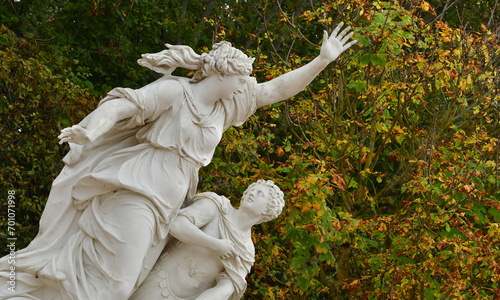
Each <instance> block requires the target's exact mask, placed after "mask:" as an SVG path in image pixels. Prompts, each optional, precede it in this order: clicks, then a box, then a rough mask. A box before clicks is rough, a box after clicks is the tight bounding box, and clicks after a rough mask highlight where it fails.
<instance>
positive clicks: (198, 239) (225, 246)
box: [170, 215, 238, 259]
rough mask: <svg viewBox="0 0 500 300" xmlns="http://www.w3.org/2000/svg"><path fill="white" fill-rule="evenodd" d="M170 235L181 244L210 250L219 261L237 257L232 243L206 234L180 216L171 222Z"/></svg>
mask: <svg viewBox="0 0 500 300" xmlns="http://www.w3.org/2000/svg"><path fill="white" fill-rule="evenodd" d="M170 234H171V235H172V236H173V237H175V238H176V239H178V240H179V241H181V242H184V243H187V244H191V245H197V246H203V247H206V248H209V249H212V250H214V251H215V252H217V253H218V254H219V256H220V258H221V259H227V258H229V257H232V256H237V255H238V254H237V252H236V250H235V248H234V245H233V242H231V241H230V240H227V239H218V238H214V237H212V236H210V235H208V234H206V233H205V232H203V231H202V230H201V229H199V228H198V227H196V225H194V224H193V223H192V222H191V221H190V220H189V219H188V218H186V217H185V216H182V215H180V216H177V217H176V218H175V219H174V221H173V222H172V227H171V228H170Z"/></svg>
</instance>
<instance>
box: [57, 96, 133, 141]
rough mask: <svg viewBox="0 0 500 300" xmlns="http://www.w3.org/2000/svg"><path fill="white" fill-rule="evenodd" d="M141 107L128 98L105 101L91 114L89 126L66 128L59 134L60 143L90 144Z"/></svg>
mask: <svg viewBox="0 0 500 300" xmlns="http://www.w3.org/2000/svg"><path fill="white" fill-rule="evenodd" d="M138 109H139V108H138V107H137V106H136V105H135V104H134V103H132V102H130V101H128V100H126V99H120V98H119V99H113V100H110V101H107V102H104V103H103V104H102V105H100V106H99V107H98V108H97V109H96V110H94V112H92V114H91V116H90V120H89V123H88V126H87V127H86V128H83V127H82V126H80V125H73V126H72V127H68V128H64V129H63V130H61V134H60V135H59V136H58V138H59V143H60V144H62V143H64V142H69V143H75V144H79V145H84V144H88V143H90V142H92V141H94V140H95V139H96V138H98V137H99V136H101V135H102V134H104V133H106V132H107V131H108V130H110V129H111V127H113V125H115V123H116V122H118V121H121V120H123V119H127V118H130V117H132V116H133V115H134V114H135V113H136V112H137V110H138Z"/></svg>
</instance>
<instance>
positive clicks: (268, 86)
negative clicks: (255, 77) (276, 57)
mask: <svg viewBox="0 0 500 300" xmlns="http://www.w3.org/2000/svg"><path fill="white" fill-rule="evenodd" d="M343 25H344V23H343V22H342V23H340V24H339V25H338V26H337V27H336V28H335V30H334V31H333V32H332V34H331V35H330V37H328V33H327V32H326V31H325V32H324V34H323V44H322V45H321V52H320V55H319V56H318V57H316V58H315V59H314V60H313V61H311V62H310V63H308V64H307V65H305V66H303V67H301V68H299V69H296V70H293V71H291V72H288V73H286V74H284V75H281V76H280V77H278V78H275V79H273V80H271V81H268V82H264V83H260V84H258V85H257V106H265V105H268V104H273V103H276V102H279V101H282V100H285V99H288V98H290V97H293V96H295V95H296V94H297V93H299V92H300V91H302V90H303V89H304V88H305V87H306V86H307V85H308V84H309V83H311V81H312V80H313V79H314V78H315V77H316V76H317V75H318V74H319V72H321V71H322V70H323V69H324V68H325V67H326V66H327V65H328V64H330V63H331V62H332V61H334V60H335V59H336V58H337V57H338V56H339V55H340V54H341V53H342V52H344V51H345V50H347V49H349V48H350V47H351V46H352V45H354V44H355V43H356V40H354V41H351V42H349V43H347V41H348V40H349V38H350V37H351V36H352V34H353V33H352V32H350V33H349V30H350V29H351V27H349V26H348V27H347V28H345V29H344V30H342V32H340V33H339V31H340V29H341V28H342V26H343Z"/></svg>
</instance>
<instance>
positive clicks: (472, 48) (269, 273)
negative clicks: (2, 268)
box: [0, 0, 500, 299]
mask: <svg viewBox="0 0 500 300" xmlns="http://www.w3.org/2000/svg"><path fill="white" fill-rule="evenodd" d="M49 2H50V1H49ZM154 2H156V1H144V2H137V1H104V0H101V1H92V5H91V6H89V5H88V4H84V3H83V1H75V4H74V7H73V6H68V7H66V6H64V9H61V10H60V11H59V12H57V13H56V10H54V9H52V10H48V11H49V13H48V15H49V16H50V17H51V18H52V20H46V19H44V18H43V17H40V19H37V20H36V21H33V20H28V18H27V17H26V16H23V15H22V14H20V13H19V11H20V9H21V5H22V3H23V1H21V2H20V3H17V4H16V2H11V3H10V5H12V7H13V9H14V8H16V9H18V10H13V11H10V12H4V14H3V15H2V14H1V13H0V15H2V16H4V15H7V14H9V13H10V14H11V15H13V16H17V17H18V20H17V21H15V20H13V21H11V22H10V23H8V22H6V23H5V24H4V26H3V27H2V30H1V32H0V34H1V35H0V37H1V40H0V44H1V48H0V79H1V81H0V110H1V111H0V113H1V115H0V118H1V119H0V121H1V124H2V138H1V143H2V144H1V145H2V147H1V150H0V151H1V157H2V159H1V162H0V163H1V164H2V171H1V172H0V179H1V181H2V183H3V185H4V186H5V189H4V190H2V193H3V195H6V190H7V189H15V190H16V191H18V192H19V193H20V194H21V195H22V197H20V199H21V200H20V202H19V209H20V211H22V217H21V216H19V219H18V221H19V230H20V232H21V231H22V234H23V235H25V242H26V243H27V242H28V241H29V240H30V238H32V237H33V236H34V235H35V234H36V220H37V218H38V216H39V214H40V213H41V210H42V208H43V201H44V199H45V198H46V196H47V193H48V189H49V186H50V182H51V181H52V180H53V178H54V177H55V176H56V174H57V173H58V171H59V170H60V168H61V164H60V163H59V161H60V159H61V157H62V155H63V153H64V151H65V149H62V148H60V146H58V145H57V141H56V139H55V136H56V135H57V131H58V130H59V129H61V128H62V127H64V126H67V125H68V124H71V123H74V122H77V121H78V119H80V118H81V117H82V116H83V115H84V114H85V113H88V112H89V111H90V110H91V108H92V106H93V105H95V103H96V101H97V99H98V98H100V97H102V95H103V93H104V91H105V90H107V89H109V87H111V86H116V85H122V84H125V85H126V84H128V83H130V84H132V85H135V86H140V85H142V84H144V82H145V81H148V80H150V79H152V78H154V76H155V75H154V74H152V73H148V72H147V71H146V70H142V69H140V67H138V66H135V59H136V58H138V54H139V53H142V52H153V51H157V50H158V51H159V50H161V49H162V47H163V46H162V43H164V42H170V43H173V42H178V43H185V44H190V45H192V46H193V47H198V49H199V51H206V50H207V49H209V47H210V44H211V43H212V41H217V40H223V39H226V40H228V41H231V42H233V43H234V45H235V46H236V47H239V48H242V49H243V50H244V51H246V52H247V53H248V54H249V55H251V56H253V57H255V58H256V62H255V64H254V76H256V77H257V79H258V80H259V81H260V82H262V81H265V80H270V79H272V78H275V77H277V76H279V75H280V74H283V73H285V72H287V71H289V70H292V69H295V68H297V67H300V66H302V65H304V64H305V63H307V62H308V61H310V60H311V59H312V58H313V57H315V56H316V55H318V53H319V46H320V39H321V37H322V31H323V30H327V31H331V30H333V28H334V27H335V26H336V24H337V23H339V22H340V21H345V22H346V23H347V24H349V25H351V26H352V27H353V30H354V33H355V34H354V37H353V38H355V39H357V40H358V44H357V45H355V46H353V47H352V49H350V50H349V51H348V52H347V53H344V54H343V55H342V56H341V57H340V58H339V59H338V60H337V61H336V62H334V63H332V64H331V65H330V66H329V67H328V68H327V69H326V70H324V71H323V72H322V73H321V74H320V75H319V76H318V78H317V79H316V80H315V81H314V82H313V83H312V84H311V85H310V86H309V87H308V88H307V89H306V90H304V91H303V92H301V93H300V94H298V95H297V96H296V97H294V98H292V99H289V100H287V101H285V102H283V103H281V104H277V105H273V106H269V107H264V108H262V109H260V110H259V111H258V112H257V113H256V115H255V116H253V117H252V118H251V119H250V120H248V121H247V123H245V125H244V126H242V127H239V128H232V129H229V130H228V131H227V132H226V133H225V135H224V137H223V140H222V142H221V144H220V146H219V147H218V148H217V150H216V155H215V157H214V159H213V161H212V164H210V165H209V166H208V167H206V168H204V169H203V170H202V171H201V172H200V186H199V189H200V190H203V191H214V192H217V193H220V194H224V195H226V196H227V197H228V198H230V199H232V200H233V201H234V203H233V204H234V205H238V199H239V197H241V194H242V192H243V190H244V189H245V187H246V186H247V185H248V184H250V183H251V182H253V181H255V180H257V179H272V180H274V181H275V183H276V184H278V185H279V186H280V187H281V189H282V190H283V191H284V193H285V195H286V201H287V204H286V209H285V211H284V213H283V214H282V215H281V216H280V217H279V218H278V219H277V220H276V221H273V222H269V223H266V224H262V225H259V226H258V227H256V228H255V230H254V241H255V243H256V252H257V257H256V264H255V266H254V268H253V270H252V272H251V273H250V275H249V276H248V282H249V287H248V289H247V292H246V294H245V299H498V298H500V282H499V281H500V276H499V274H500V265H499V264H500V226H499V225H500V174H499V173H500V169H499V167H498V164H499V148H500V141H499V139H500V96H499V95H500V79H499V78H500V74H499V69H500V43H499V39H498V38H499V37H500V36H499V32H500V31H499V30H500V27H499V25H500V24H499V23H497V22H498V21H497V20H499V19H500V18H499V17H498V16H499V14H500V13H499V12H498V11H497V10H495V7H494V3H495V1H464V4H463V7H467V9H468V10H467V11H465V10H461V9H462V7H459V6H448V4H451V3H450V2H451V1H448V2H447V4H446V5H444V4H443V3H441V1H435V2H432V1H429V2H426V1H421V0H414V1H385V2H384V1H363V0H345V1H328V2H319V1H311V2H307V1H275V2H268V1H260V2H259V1H238V2H231V1H229V2H227V1H226V4H220V3H218V2H216V1H206V2H207V4H206V5H204V6H200V7H198V5H199V4H192V5H193V6H190V5H191V1H184V2H183V3H186V4H187V6H182V5H180V6H179V4H176V5H177V6H175V5H173V4H172V6H170V7H169V8H168V9H167V7H166V5H164V4H158V5H154ZM158 2H159V1H158ZM490 2H491V3H490ZM162 3H163V2H162ZM61 5H62V4H61ZM61 7H63V6H61ZM83 7H85V10H82V8H83ZM76 8H79V9H80V10H81V11H84V13H82V14H81V15H79V16H78V18H79V19H77V21H78V22H74V23H64V22H69V21H68V20H67V19H64V18H70V15H71V14H70V13H68V12H67V11H71V10H72V9H76ZM474 9H475V12H476V13H475V14H473V13H471V10H474ZM16 13H17V15H16ZM104 16H109V18H110V19H111V20H115V21H116V22H114V23H113V22H111V21H106V20H105V19H104V18H103V19H101V20H97V19H98V18H99V17H104ZM181 16H187V17H186V18H181ZM31 17H32V18H33V15H31ZM23 18H24V19H23ZM72 18H76V17H75V16H74V15H73V17H72ZM3 19H4V18H3V17H2V20H3ZM70 19H71V18H70ZM120 20H121V21H120ZM180 20H183V21H180ZM482 20H484V21H482ZM23 22H24V23H23ZM29 22H46V23H47V24H46V25H47V26H49V27H48V28H49V29H43V30H42V29H38V32H36V33H31V35H30V34H28V33H29V32H28V31H29V30H28V28H30V26H27V25H26V24H28V23H29ZM106 22H111V23H110V24H113V25H110V27H109V28H110V30H108V31H104V30H102V29H99V28H101V27H105V24H106ZM120 22H121V23H120ZM185 22H190V23H189V24H191V26H187V27H186V24H184V23H185ZM100 23H102V24H101V25H99V24H100ZM23 24H24V25H23ZM63 24H66V25H67V26H81V27H79V28H76V29H75V28H73V30H72V31H70V30H69V29H70V28H68V30H67V31H68V32H65V31H63V32H62V33H60V34H59V35H56V34H55V33H54V32H55V31H54V32H50V26H53V27H54V28H55V29H54V30H56V29H57V28H59V29H60V28H62V27H61V26H62V25H63ZM77 24H79V25H77ZM103 24H104V25H103ZM14 25H23V26H24V27H23V26H20V27H15V26H14ZM83 26H86V27H85V28H84V27H83ZM99 26H100V27H99ZM140 26H149V27H148V28H154V30H153V29H152V31H151V32H152V33H151V34H147V33H144V34H143V35H142V36H141V35H140V34H139V32H140V30H139V27H140ZM115 27H117V28H115ZM18 28H21V29H18ZM22 28H24V29H22ZM86 28H92V29H94V30H88V31H85V30H84V29H86ZM77 29H78V30H77ZM12 30H14V32H13V31H12ZM180 30H182V32H183V34H184V35H183V36H184V40H183V36H179V35H178V34H177V32H181V31H180ZM93 36H95V40H94V42H95V43H94V44H92V43H90V42H89V41H90V40H91V37H93ZM159 36H161V40H159V38H158V37H159ZM50 37H52V38H53V39H49V38H50ZM63 37H64V38H63ZM41 40H43V41H41ZM135 41H141V43H136V42H135ZM190 41H194V42H193V44H191V43H190ZM105 43H108V44H105ZM67 45H71V47H73V48H74V49H69V48H68V47H67ZM93 47H97V48H93ZM148 48H149V49H148ZM83 50H85V51H83ZM58 51H59V52H58ZM35 53H36V54H35ZM58 54H60V55H61V56H59V57H58ZM134 55H135V56H136V57H135V58H134V59H132V58H130V59H129V60H124V59H123V58H128V57H131V56H134ZM107 59H108V60H107ZM75 60H76V62H75ZM106 60H107V61H109V63H108V64H103V61H106ZM103 78H105V79H106V80H103ZM133 87H134V86H133ZM92 99H93V100H92ZM92 101H93V104H92ZM0 208H1V205H0ZM2 218H5V216H4V215H2V213H1V212H0V220H3V219H2ZM4 235H5V234H4V232H3V231H2V232H0V236H2V237H4ZM2 251H3V250H2Z"/></svg>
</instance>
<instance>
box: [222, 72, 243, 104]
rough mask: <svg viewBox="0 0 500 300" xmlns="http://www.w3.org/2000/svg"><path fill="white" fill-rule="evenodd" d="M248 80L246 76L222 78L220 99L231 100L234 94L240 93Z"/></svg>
mask: <svg viewBox="0 0 500 300" xmlns="http://www.w3.org/2000/svg"><path fill="white" fill-rule="evenodd" d="M248 78H249V76H248V75H227V76H224V77H222V78H221V87H220V97H221V98H222V99H233V96H234V95H235V94H240V93H242V92H243V88H244V87H245V85H246V83H247V81H248Z"/></svg>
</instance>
